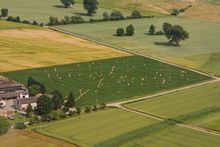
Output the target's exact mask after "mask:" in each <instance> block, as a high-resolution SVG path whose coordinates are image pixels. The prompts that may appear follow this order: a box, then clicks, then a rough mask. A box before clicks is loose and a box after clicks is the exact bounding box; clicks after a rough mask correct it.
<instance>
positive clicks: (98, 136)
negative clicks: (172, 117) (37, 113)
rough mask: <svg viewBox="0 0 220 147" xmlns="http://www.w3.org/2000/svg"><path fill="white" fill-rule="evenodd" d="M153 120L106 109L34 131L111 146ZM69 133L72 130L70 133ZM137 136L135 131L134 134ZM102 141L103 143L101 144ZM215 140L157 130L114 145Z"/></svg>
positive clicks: (212, 143) (201, 143) (79, 142)
mask: <svg viewBox="0 0 220 147" xmlns="http://www.w3.org/2000/svg"><path fill="white" fill-rule="evenodd" d="M155 123H158V122H157V121H154V120H151V119H149V118H146V117H143V116H140V115H137V114H134V113H130V112H126V111H123V110H119V109H107V110H105V111H99V112H96V113H90V114H85V115H81V116H77V117H74V118H70V119H66V120H61V121H56V122H51V123H47V124H44V125H40V126H38V127H36V128H34V130H35V131H37V132H39V133H42V134H45V135H49V136H52V137H55V138H58V139H62V140H65V141H68V142H70V143H75V144H77V145H80V146H99V145H100V143H102V145H101V146H111V144H109V142H108V141H109V140H110V141H115V139H116V142H118V141H117V140H118V138H120V136H124V135H125V136H127V134H129V133H130V132H133V131H136V132H137V130H138V131H141V130H143V129H142V128H145V127H148V126H151V125H153V124H155ZM70 130H72V131H70ZM137 133H139V132H137ZM105 141H107V142H106V144H105V143H104V144H103V142H105ZM219 143H220V141H219V138H218V137H215V136H209V135H207V134H203V133H198V132H196V131H193V130H188V129H183V128H180V127H175V126H173V127H168V128H164V129H163V128H160V129H159V130H157V131H156V133H149V134H147V135H144V136H140V137H138V138H130V139H129V140H126V141H125V140H123V143H120V142H118V144H119V145H118V146H125V147H126V146H175V147H176V146H195V145H197V146H213V147H215V146H216V147H217V146H218V145H219Z"/></svg>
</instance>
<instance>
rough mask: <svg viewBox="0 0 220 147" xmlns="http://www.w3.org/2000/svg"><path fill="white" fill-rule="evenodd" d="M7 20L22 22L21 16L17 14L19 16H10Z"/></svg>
mask: <svg viewBox="0 0 220 147" xmlns="http://www.w3.org/2000/svg"><path fill="white" fill-rule="evenodd" d="M7 21H12V22H20V17H19V16H17V17H13V16H9V17H8V18H7Z"/></svg>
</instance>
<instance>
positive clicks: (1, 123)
mask: <svg viewBox="0 0 220 147" xmlns="http://www.w3.org/2000/svg"><path fill="white" fill-rule="evenodd" d="M9 128H10V124H9V122H8V121H7V120H6V119H5V118H3V117H1V116H0V135H2V134H4V133H7V132H8V129H9Z"/></svg>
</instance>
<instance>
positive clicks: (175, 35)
mask: <svg viewBox="0 0 220 147" xmlns="http://www.w3.org/2000/svg"><path fill="white" fill-rule="evenodd" d="M134 31H135V29H134V26H133V25H129V26H127V27H126V32H125V30H124V29H123V28H118V29H117V30H116V36H124V35H128V36H133V35H134ZM148 34H149V35H165V36H166V38H167V39H168V40H169V42H168V43H169V44H170V45H174V46H179V45H180V41H181V40H186V39H188V38H189V33H188V32H187V31H186V30H184V28H183V27H182V26H180V25H172V24H170V23H164V24H163V31H157V32H156V31H155V26H154V25H150V28H149V31H148Z"/></svg>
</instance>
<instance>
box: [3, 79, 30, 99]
mask: <svg viewBox="0 0 220 147" xmlns="http://www.w3.org/2000/svg"><path fill="white" fill-rule="evenodd" d="M18 97H23V98H28V97H29V94H28V90H27V88H26V87H25V86H24V85H23V84H20V83H17V82H16V81H13V80H9V79H6V78H0V99H5V100H7V99H17V98H18Z"/></svg>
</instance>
